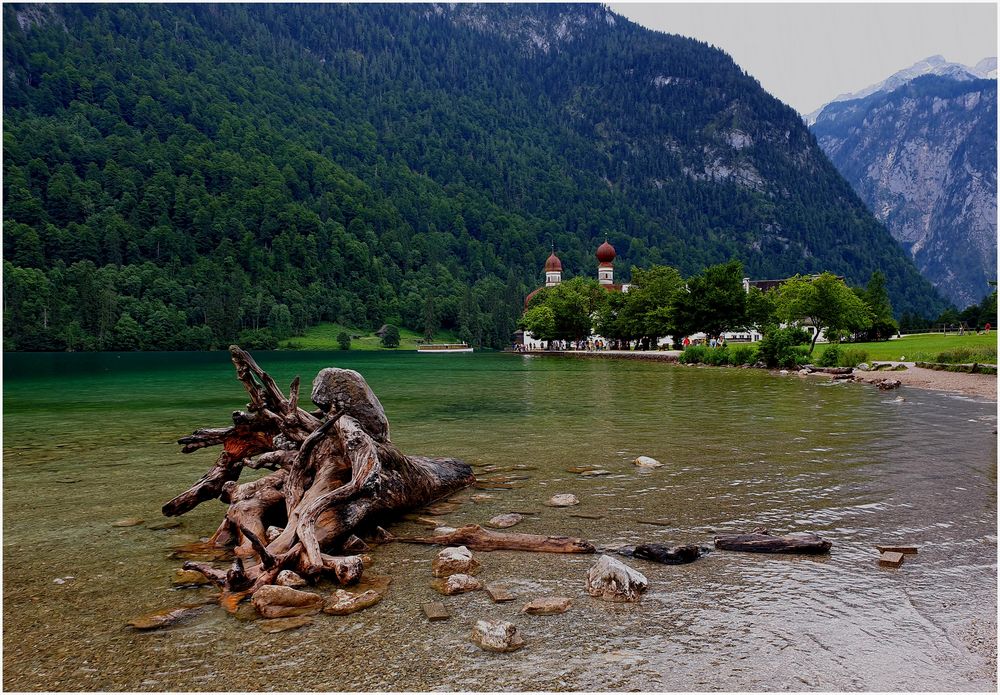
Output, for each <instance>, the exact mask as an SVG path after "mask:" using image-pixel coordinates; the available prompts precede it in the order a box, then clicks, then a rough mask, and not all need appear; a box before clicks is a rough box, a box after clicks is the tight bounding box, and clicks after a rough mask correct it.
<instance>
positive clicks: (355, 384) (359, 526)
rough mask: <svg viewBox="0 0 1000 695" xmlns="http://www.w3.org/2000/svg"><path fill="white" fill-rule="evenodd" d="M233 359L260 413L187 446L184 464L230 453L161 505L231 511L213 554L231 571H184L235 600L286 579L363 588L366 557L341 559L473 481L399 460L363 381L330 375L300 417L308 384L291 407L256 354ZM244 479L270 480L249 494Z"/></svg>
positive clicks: (235, 352)
mask: <svg viewBox="0 0 1000 695" xmlns="http://www.w3.org/2000/svg"><path fill="white" fill-rule="evenodd" d="M229 352H230V354H231V355H232V360H233V365H234V366H235V367H236V375H237V377H238V378H239V380H240V381H241V382H242V383H243V386H244V387H245V388H246V391H247V393H248V394H249V396H250V402H249V403H248V404H247V407H246V410H245V411H236V412H234V413H233V415H232V419H233V424H232V426H230V427H219V428H209V429H200V430H197V431H196V432H194V433H193V434H192V435H190V436H187V437H183V438H182V439H180V440H179V441H178V443H179V444H181V445H182V447H183V448H182V449H181V450H182V451H183V452H184V453H190V452H192V451H197V450H199V449H202V448H205V447H209V446H219V445H221V446H222V452H221V453H220V454H219V457H218V459H217V460H216V462H215V464H214V465H213V466H212V468H211V469H210V470H209V471H208V473H206V474H205V475H204V476H203V477H202V478H201V480H199V481H198V482H197V483H195V484H194V485H193V486H192V487H191V488H190V489H188V490H187V491H185V492H183V493H182V494H180V495H178V496H177V497H175V498H174V499H172V500H170V501H169V502H167V503H166V504H165V505H164V506H163V513H164V514H165V515H166V516H177V515H179V514H183V513H185V512H187V511H190V510H191V509H193V508H194V507H195V506H197V505H198V504H200V503H201V502H204V501H206V500H211V499H220V500H222V501H223V502H225V503H227V504H228V505H229V507H228V510H227V511H226V516H225V519H224V520H223V521H222V524H221V525H220V526H219V528H218V530H217V531H216V532H215V534H214V535H213V536H212V538H211V539H210V543H211V544H212V545H214V546H226V545H234V544H235V546H236V548H235V555H236V561H235V562H234V563H233V566H232V568H230V569H229V571H223V570H221V569H218V568H217V567H214V566H212V565H211V564H208V563H205V562H194V561H191V562H187V563H185V565H184V568H185V569H187V570H196V571H198V572H200V573H201V574H203V575H204V576H205V577H206V578H207V579H208V580H210V581H211V582H213V583H215V584H217V585H219V586H220V587H222V588H223V589H224V590H225V593H226V594H228V595H230V596H233V597H235V596H236V595H240V594H242V595H243V596H246V595H250V594H253V593H255V592H257V591H258V590H259V589H260V588H261V587H264V586H267V585H271V584H276V583H277V577H278V575H279V574H280V573H281V572H282V571H283V570H292V571H294V572H295V573H296V574H298V575H299V576H300V577H302V578H304V579H305V580H307V581H309V582H312V581H315V580H316V579H317V578H319V577H320V576H321V575H326V576H329V577H331V578H333V579H335V580H337V581H338V582H339V583H341V584H349V583H353V582H356V581H358V580H359V579H360V578H361V574H362V571H363V563H362V558H361V557H360V556H358V555H349V554H348V555H345V554H344V553H343V550H344V549H343V545H344V544H345V543H346V542H347V541H348V540H349V539H352V536H353V535H354V534H355V533H361V532H362V530H363V529H369V528H373V527H374V525H375V524H376V523H377V522H378V520H380V519H382V518H384V517H391V516H393V515H396V514H398V513H400V512H402V511H405V510H408V509H413V508H417V507H421V506H423V505H426V504H428V503H429V502H432V501H434V500H436V499H439V498H441V497H445V496H447V495H449V494H451V493H453V492H455V491H457V490H459V489H461V488H463V487H466V486H468V485H471V484H472V483H473V482H475V477H474V476H473V474H472V469H471V468H470V467H469V466H468V465H467V464H466V463H464V462H463V461H459V460H457V459H453V458H427V457H422V456H406V455H404V454H403V452H401V451H400V450H399V449H397V448H396V447H395V445H393V444H392V442H391V441H390V439H389V422H388V420H386V417H385V411H384V410H383V409H382V404H381V403H379V400H378V398H376V396H375V394H374V393H372V391H371V389H370V388H369V387H368V384H367V383H365V380H364V378H362V376H361V375H360V374H358V373H357V372H354V371H351V370H349V369H334V368H328V369H324V370H322V371H321V372H320V373H319V374H318V375H317V376H316V379H315V381H314V382H313V390H312V396H311V397H312V401H313V403H315V404H316V406H317V407H318V410H316V411H313V412H307V411H305V410H303V409H302V408H300V407H299V379H298V377H296V378H295V380H293V381H292V384H291V387H290V389H289V395H288V396H287V397H286V396H285V394H284V393H283V392H282V391H281V390H280V389H279V388H278V385H277V384H276V383H275V381H274V379H272V378H271V377H270V376H269V375H268V374H267V373H266V372H265V371H264V370H263V369H261V368H260V367H259V366H258V365H257V363H256V362H255V361H254V359H253V358H252V357H251V356H250V354H249V353H247V352H246V351H244V350H241V349H240V348H239V347H237V346H235V345H234V346H231V347H230V348H229ZM245 468H253V469H267V470H270V471H272V472H270V473H268V474H267V475H265V476H264V477H262V478H259V479H257V480H254V481H252V482H248V483H242V484H240V483H239V482H238V480H239V477H240V473H241V472H242V471H243V469H245ZM269 530H270V533H269Z"/></svg>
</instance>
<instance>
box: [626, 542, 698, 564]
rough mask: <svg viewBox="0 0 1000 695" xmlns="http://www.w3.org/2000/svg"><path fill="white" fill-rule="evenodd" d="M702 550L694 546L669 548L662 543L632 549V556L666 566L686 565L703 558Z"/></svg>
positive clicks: (646, 544)
mask: <svg viewBox="0 0 1000 695" xmlns="http://www.w3.org/2000/svg"><path fill="white" fill-rule="evenodd" d="M701 554H702V549H701V547H700V546H697V545H694V544H688V545H678V546H673V547H672V546H669V545H663V544H662V543H644V544H643V545H637V546H635V548H633V549H632V556H633V557H637V558H639V559H640V560H649V561H650V562H659V563H662V564H664V565H684V564H687V563H689V562H694V561H695V560H697V559H698V558H699V557H701Z"/></svg>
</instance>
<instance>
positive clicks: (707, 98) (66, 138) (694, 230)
mask: <svg viewBox="0 0 1000 695" xmlns="http://www.w3.org/2000/svg"><path fill="white" fill-rule="evenodd" d="M605 234H607V235H608V236H609V238H610V240H611V241H612V243H613V244H614V245H615V247H616V248H617V249H618V251H619V263H618V266H619V271H618V272H619V277H621V275H623V274H624V273H623V271H625V270H626V269H627V268H629V267H630V266H631V265H632V264H636V265H641V266H646V265H649V264H652V263H666V264H670V265H675V266H677V267H678V268H679V269H680V270H681V271H682V272H683V273H685V274H691V273H694V272H696V271H698V270H700V269H701V268H702V267H704V266H705V265H707V264H710V263H714V262H719V261H724V260H727V259H729V258H731V257H736V258H739V259H740V260H742V261H743V262H744V264H745V265H746V267H747V269H748V272H749V273H750V274H752V275H753V276H755V277H781V276H786V275H790V274H793V273H796V272H811V271H819V270H831V271H833V272H835V273H838V274H843V275H846V276H847V277H848V279H849V280H851V281H852V282H855V283H862V282H864V281H865V280H867V278H868V277H869V275H870V274H871V272H872V270H874V269H880V270H882V271H883V272H884V273H885V275H886V277H887V282H888V287H889V290H890V293H891V295H892V300H893V303H894V306H895V307H896V310H897V311H899V312H902V311H911V312H919V313H923V314H927V315H930V314H935V313H937V312H938V311H939V310H940V309H941V308H942V307H943V302H942V300H941V299H940V297H939V296H938V295H937V294H936V293H935V292H934V290H933V289H932V288H931V287H930V286H929V285H928V284H927V283H926V281H924V280H923V279H922V278H920V276H919V274H918V273H917V272H916V270H915V268H914V267H913V266H912V264H911V263H910V262H909V260H908V259H907V258H906V256H905V254H904V253H903V252H902V251H901V250H900V249H899V247H898V246H897V245H896V244H895V242H894V241H893V240H892V239H891V238H890V237H889V235H888V234H887V233H886V231H885V229H884V228H883V227H882V226H881V225H880V224H879V223H878V222H877V221H876V220H875V219H874V218H873V217H872V216H871V215H870V213H868V212H867V210H866V209H865V208H864V206H863V204H862V203H861V201H860V200H859V199H858V198H857V196H856V195H855V194H854V192H853V191H852V190H851V188H850V186H848V185H847V183H846V182H845V181H844V180H843V179H842V178H841V177H840V175H839V174H837V172H836V171H835V169H834V168H833V167H832V166H831V165H830V163H829V162H828V160H827V159H826V157H825V156H823V154H822V153H821V152H820V150H819V148H818V147H817V146H816V144H815V141H814V140H813V138H812V137H811V136H810V134H809V132H808V131H807V129H806V128H805V127H804V125H803V124H802V123H801V121H800V120H799V118H798V116H797V114H795V112H794V111H792V110H791V109H790V108H788V107H786V106H784V105H783V104H781V103H780V102H778V101H777V100H776V99H774V98H772V97H771V96H769V95H768V94H766V93H765V92H764V91H763V90H762V89H761V88H760V86H759V85H758V83H757V82H756V81H755V80H753V79H752V78H750V77H749V76H747V75H745V74H744V73H743V72H742V71H741V70H740V69H739V67H738V66H736V65H735V64H734V63H733V62H732V60H731V59H730V58H729V57H728V56H726V55H725V54H724V53H722V52H720V51H718V50H715V49H712V48H710V47H708V46H706V45H705V44H702V43H699V42H696V41H693V40H689V39H684V38H680V37H677V36H670V35H664V34H659V33H655V32H652V31H648V30H646V29H643V28H641V27H638V26H636V25H634V24H631V23H630V22H628V21H627V20H625V19H623V18H621V17H619V16H617V15H614V14H613V13H611V12H610V11H608V10H607V9H605V8H603V7H601V6H597V5H541V6H532V5H511V6H504V5H488V6H478V5H456V6H431V5H405V6H401V5H192V6H185V5H142V6H133V5H45V6H41V5H5V6H4V257H5V261H6V262H7V263H6V264H5V273H4V289H5V292H4V301H5V305H4V310H5V319H6V320H5V322H4V340H5V347H6V348H7V349H23V350H27V349H32V350H34V349H109V348H110V349H130V348H136V347H144V348H150V347H161V348H198V347H207V346H211V345H216V346H218V345H223V344H225V343H227V342H228V341H231V340H233V339H234V338H235V337H236V336H237V334H238V333H239V332H240V331H241V330H246V329H258V328H264V327H268V328H269V329H270V330H272V331H274V332H275V333H277V334H287V333H288V332H290V331H293V330H296V329H300V328H301V327H303V326H305V325H308V324H310V323H313V322H316V321H319V320H336V321H339V322H341V323H346V324H354V325H368V326H373V325H378V324H380V323H382V322H384V321H400V322H402V323H403V324H404V325H406V326H409V327H412V328H415V329H417V330H423V329H424V327H425V326H431V327H433V326H434V325H444V326H447V327H455V328H456V330H457V331H458V334H459V335H460V336H462V337H465V338H466V339H469V340H472V341H473V342H477V343H483V344H487V345H502V344H505V343H506V342H507V341H508V339H509V337H510V334H511V332H512V331H513V328H514V321H515V319H516V317H517V316H518V314H519V313H520V310H521V306H522V305H521V301H522V299H523V296H524V294H525V293H526V292H527V291H528V290H530V289H531V288H533V287H536V286H537V285H538V284H539V283H540V270H541V266H542V263H543V261H544V259H545V257H546V256H547V254H548V252H549V249H550V244H555V246H556V247H557V248H558V250H559V254H560V257H561V258H562V259H563V263H564V266H565V269H566V271H567V273H568V275H578V274H586V275H592V274H594V271H595V268H594V266H595V262H594V259H593V251H594V249H595V248H596V246H597V244H598V243H599V241H600V240H603V237H604V235H605Z"/></svg>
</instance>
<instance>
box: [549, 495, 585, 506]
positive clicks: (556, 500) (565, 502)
mask: <svg viewBox="0 0 1000 695" xmlns="http://www.w3.org/2000/svg"><path fill="white" fill-rule="evenodd" d="M545 504H546V505H548V506H549V507H573V506H576V505H578V504H580V500H578V499H577V498H576V495H571V494H569V493H561V494H558V495H552V497H550V498H549V499H548V501H547V502H546V503H545Z"/></svg>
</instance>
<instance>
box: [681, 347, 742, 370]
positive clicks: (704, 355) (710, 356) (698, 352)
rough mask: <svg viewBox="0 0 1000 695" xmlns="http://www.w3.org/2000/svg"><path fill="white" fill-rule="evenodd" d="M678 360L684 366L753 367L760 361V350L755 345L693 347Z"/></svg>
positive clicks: (687, 349)
mask: <svg viewBox="0 0 1000 695" xmlns="http://www.w3.org/2000/svg"><path fill="white" fill-rule="evenodd" d="M678 360H679V361H680V362H681V363H683V364H710V365H713V366H716V367H721V366H726V365H731V366H733V367H739V366H741V365H745V364H746V365H753V364H756V362H757V360H758V349H757V346H756V345H753V344H740V345H731V346H730V345H727V346H726V347H721V348H718V347H717V348H710V347H706V346H704V345H691V346H689V347H687V348H686V349H685V350H684V352H682V353H681V354H680V357H678Z"/></svg>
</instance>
